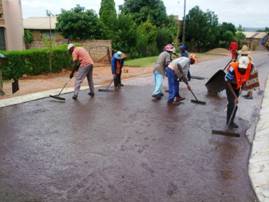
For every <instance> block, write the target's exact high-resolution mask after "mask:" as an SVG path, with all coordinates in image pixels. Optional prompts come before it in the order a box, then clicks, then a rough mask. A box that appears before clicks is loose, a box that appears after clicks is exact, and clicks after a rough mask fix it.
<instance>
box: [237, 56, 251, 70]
mask: <svg viewBox="0 0 269 202" xmlns="http://www.w3.org/2000/svg"><path fill="white" fill-rule="evenodd" d="M238 62H239V68H242V69H247V67H248V64H249V62H250V60H249V57H248V56H241V57H239V59H238Z"/></svg>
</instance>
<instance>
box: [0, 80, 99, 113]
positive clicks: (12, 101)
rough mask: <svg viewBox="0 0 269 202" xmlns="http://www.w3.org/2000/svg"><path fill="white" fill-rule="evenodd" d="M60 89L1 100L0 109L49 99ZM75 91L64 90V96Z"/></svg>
mask: <svg viewBox="0 0 269 202" xmlns="http://www.w3.org/2000/svg"><path fill="white" fill-rule="evenodd" d="M100 86H101V85H97V86H95V87H96V88H98V87H100ZM80 89H81V90H86V89H89V87H87V86H81V88H80ZM60 90H61V89H60V88H59V89H53V90H48V91H42V92H38V93H31V94H27V95H22V96H16V97H12V98H7V99H1V100H0V108H2V107H7V106H11V105H17V104H21V103H25V102H31V101H34V100H40V99H44V98H47V97H49V95H57V94H58V93H59V92H60ZM73 91H74V88H66V89H64V90H63V92H62V94H67V93H71V92H73Z"/></svg>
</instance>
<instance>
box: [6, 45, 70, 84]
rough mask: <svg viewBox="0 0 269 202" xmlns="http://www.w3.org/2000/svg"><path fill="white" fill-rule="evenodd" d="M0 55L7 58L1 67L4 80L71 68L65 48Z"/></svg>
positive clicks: (9, 52)
mask: <svg viewBox="0 0 269 202" xmlns="http://www.w3.org/2000/svg"><path fill="white" fill-rule="evenodd" d="M1 53H2V54H4V55H5V56H6V57H7V60H6V62H5V63H4V64H2V66H1V69H2V72H3V78H4V80H8V79H18V78H20V77H21V76H22V75H23V74H27V75H38V74H43V73H48V72H59V71H61V70H62V69H63V68H69V67H71V57H70V55H69V53H68V51H67V49H66V47H57V48H52V49H48V48H42V49H28V50H23V51H1ZM50 56H51V71H50Z"/></svg>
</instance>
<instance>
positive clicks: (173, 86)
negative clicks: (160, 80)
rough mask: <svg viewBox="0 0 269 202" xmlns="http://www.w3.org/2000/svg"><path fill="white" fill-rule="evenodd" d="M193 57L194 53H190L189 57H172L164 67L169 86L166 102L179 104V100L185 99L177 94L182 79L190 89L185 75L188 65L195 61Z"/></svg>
mask: <svg viewBox="0 0 269 202" xmlns="http://www.w3.org/2000/svg"><path fill="white" fill-rule="evenodd" d="M195 58H196V56H195V55H194V54H191V55H190V57H179V58H177V59H174V60H173V61H172V62H171V63H170V64H169V65H168V67H167V68H166V69H165V71H166V75H167V77H168V87H169V95H168V101H167V103H168V104H179V102H180V101H182V100H184V99H185V98H183V97H181V96H180V94H179V81H180V80H182V81H183V82H184V83H185V84H186V85H187V88H188V89H189V90H191V87H190V85H189V83H188V78H187V77H188V72H189V69H190V65H191V64H194V63H195V60H196V59H195Z"/></svg>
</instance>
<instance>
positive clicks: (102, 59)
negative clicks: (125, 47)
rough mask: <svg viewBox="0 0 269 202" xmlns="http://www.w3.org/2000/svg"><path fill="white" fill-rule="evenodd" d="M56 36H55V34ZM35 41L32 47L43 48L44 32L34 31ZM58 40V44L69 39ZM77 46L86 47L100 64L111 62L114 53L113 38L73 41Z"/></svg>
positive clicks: (64, 42)
mask: <svg viewBox="0 0 269 202" xmlns="http://www.w3.org/2000/svg"><path fill="white" fill-rule="evenodd" d="M54 37H55V36H54ZM33 38H34V41H33V42H32V44H31V45H30V48H42V47H44V46H45V45H44V42H43V41H42V40H41V38H42V34H41V33H40V32H33ZM57 38H58V39H57V40H56V42H55V43H56V44H58V45H61V44H66V43H67V40H65V39H62V40H59V37H57ZM70 43H74V44H76V45H77V46H82V47H84V48H86V49H87V50H88V51H89V53H90V55H91V57H92V58H93V60H94V62H95V63H100V64H110V61H111V54H112V42H111V40H84V41H71V42H70Z"/></svg>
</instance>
